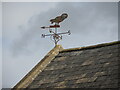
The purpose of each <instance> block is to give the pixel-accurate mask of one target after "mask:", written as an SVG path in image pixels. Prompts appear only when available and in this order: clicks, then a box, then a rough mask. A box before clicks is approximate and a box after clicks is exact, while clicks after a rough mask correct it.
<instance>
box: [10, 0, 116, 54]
mask: <svg viewBox="0 0 120 90" xmlns="http://www.w3.org/2000/svg"><path fill="white" fill-rule="evenodd" d="M64 12H65V13H68V15H69V16H68V18H67V19H66V20H65V21H63V22H62V23H61V29H60V31H61V32H64V31H67V30H69V29H70V30H71V32H72V34H78V33H79V36H82V35H84V38H85V37H86V35H91V33H92V34H93V33H95V34H97V35H96V39H97V36H99V35H98V34H101V35H105V37H108V36H109V35H110V34H111V33H114V34H116V33H115V32H117V28H116V27H117V3H110V2H106V3H105V2H104V3H98V2H97V3H88V2H87V3H80V2H78V3H70V2H64V3H58V4H57V5H56V7H55V8H52V9H50V10H48V11H46V12H43V13H40V14H39V15H35V16H33V17H31V18H30V20H29V21H28V25H27V26H29V27H28V29H26V30H23V32H22V35H21V37H20V38H19V39H17V40H15V43H14V45H13V50H12V51H13V53H15V55H16V54H17V53H20V52H23V51H25V52H29V48H27V47H29V46H30V45H31V43H34V45H33V46H34V49H35V48H36V50H37V47H38V46H39V45H41V44H43V43H45V42H46V41H45V39H41V37H40V35H41V33H47V31H42V30H41V29H40V26H44V25H46V26H47V25H49V20H50V19H51V18H55V17H56V16H58V15H61V14H62V13H64ZM111 25H112V27H111V28H109V27H110V26H111ZM108 29H109V30H108ZM109 31H110V32H109ZM103 32H104V33H103ZM102 33H103V34H102ZM107 35H108V36H107ZM111 35H112V34H111ZM101 37H103V36H101ZM111 38H113V37H111ZM36 43H37V44H36ZM45 44H47V43H45ZM27 49H28V50H27Z"/></svg>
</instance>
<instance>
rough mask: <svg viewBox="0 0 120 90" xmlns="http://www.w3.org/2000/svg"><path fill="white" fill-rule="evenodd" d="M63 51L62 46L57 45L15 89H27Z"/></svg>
mask: <svg viewBox="0 0 120 90" xmlns="http://www.w3.org/2000/svg"><path fill="white" fill-rule="evenodd" d="M61 50H63V48H62V46H61V45H56V46H55V47H54V48H53V49H52V50H51V51H50V52H48V54H47V55H46V56H45V57H44V58H43V59H42V60H41V61H40V62H39V63H38V64H37V65H35V67H34V68H33V69H32V70H31V71H30V72H29V73H28V74H27V75H26V76H24V78H23V79H22V80H21V81H20V82H18V83H17V84H16V85H15V86H14V87H13V89H15V90H16V89H19V88H26V87H27V86H28V85H29V84H30V83H31V82H32V81H33V80H34V79H35V78H36V77H37V75H38V74H39V73H41V72H42V70H43V69H44V68H45V67H46V66H47V65H48V64H49V63H50V62H51V61H52V60H53V59H54V58H55V56H56V55H58V54H59V52H60V51H61Z"/></svg>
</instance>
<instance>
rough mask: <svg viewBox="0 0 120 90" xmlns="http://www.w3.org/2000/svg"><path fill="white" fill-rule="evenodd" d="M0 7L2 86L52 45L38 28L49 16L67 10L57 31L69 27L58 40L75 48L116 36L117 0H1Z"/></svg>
mask: <svg viewBox="0 0 120 90" xmlns="http://www.w3.org/2000/svg"><path fill="white" fill-rule="evenodd" d="M2 6H3V7H2V10H3V17H2V18H3V37H2V39H3V73H2V74H3V85H2V87H3V88H10V87H13V86H14V85H16V84H17V83H18V82H19V81H20V80H21V79H22V78H23V76H25V75H26V74H27V73H28V72H29V71H30V70H31V69H32V68H33V67H34V66H35V65H36V64H37V63H38V62H39V61H40V60H41V59H42V58H43V57H44V56H45V55H46V54H47V52H49V51H50V50H51V49H52V48H54V43H53V42H52V41H51V40H50V38H49V37H47V38H41V34H42V33H44V34H47V33H49V32H48V31H47V30H41V28H40V27H41V26H44V25H45V26H48V25H49V24H50V23H49V20H50V19H52V18H55V17H56V16H59V15H61V14H62V13H67V14H68V15H69V16H68V18H67V19H65V20H64V21H63V22H61V24H60V25H61V28H60V29H59V32H65V31H68V30H70V31H71V33H72V34H71V35H70V36H68V35H64V36H63V40H62V41H60V42H59V44H61V45H62V46H63V48H75V47H82V46H89V45H94V44H100V43H106V42H112V41H117V40H118V3H117V2H106V3H105V2H103V3H102V2H101V3H100V2H99V3H98V2H96V3H95V2H94V3H93V2H86V3H82V2H79V3H78V2H76V3H75V2H63V3H62V2H59V3H58V2H56V3H55V2H45V3H42V2H36V3H35V2H34V3H33V2H31V3H30V2H26V3H25V2H19V3H18V2H16V3H15V2H14V3H12V2H9V3H8V2H6V3H5V2H4V3H3V5H2Z"/></svg>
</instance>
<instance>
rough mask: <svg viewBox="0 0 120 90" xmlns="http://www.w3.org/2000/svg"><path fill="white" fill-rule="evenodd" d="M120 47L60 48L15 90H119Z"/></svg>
mask: <svg viewBox="0 0 120 90" xmlns="http://www.w3.org/2000/svg"><path fill="white" fill-rule="evenodd" d="M119 47H120V41H116V42H111V43H104V44H98V45H92V46H87V47H80V48H71V49H63V48H62V46H61V45H56V46H55V47H54V48H53V49H52V50H51V51H50V52H49V53H48V54H47V55H46V56H45V57H44V58H43V59H42V60H41V61H40V62H39V63H38V64H37V65H36V66H35V67H34V68H33V69H32V70H31V71H30V72H29V73H28V74H27V75H26V76H25V77H24V78H23V79H22V80H21V81H20V82H19V83H18V84H17V85H16V86H15V87H14V88H28V89H29V88H118V87H119V85H118V84H119V78H118V66H119V63H118V60H119V59H118V58H119V54H118V48H119Z"/></svg>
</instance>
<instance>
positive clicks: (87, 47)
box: [60, 41, 120, 52]
mask: <svg viewBox="0 0 120 90" xmlns="http://www.w3.org/2000/svg"><path fill="white" fill-rule="evenodd" d="M115 44H120V41H114V42H109V43H102V44H97V45H91V46H85V47H78V48H69V49H63V50H62V51H60V52H69V51H77V50H85V49H94V48H99V47H105V46H110V45H115Z"/></svg>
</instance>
